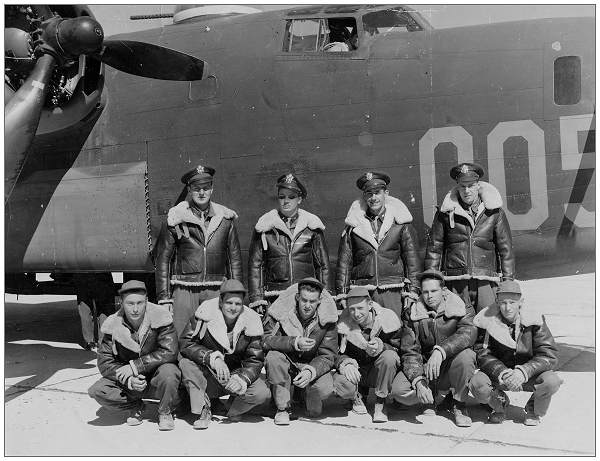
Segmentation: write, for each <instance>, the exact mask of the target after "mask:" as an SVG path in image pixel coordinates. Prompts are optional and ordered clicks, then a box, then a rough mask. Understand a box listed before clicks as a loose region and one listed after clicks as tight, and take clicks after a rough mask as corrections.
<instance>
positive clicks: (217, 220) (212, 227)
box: [167, 201, 238, 241]
mask: <svg viewBox="0 0 600 461" xmlns="http://www.w3.org/2000/svg"><path fill="white" fill-rule="evenodd" d="M210 211H211V214H212V215H213V217H212V218H211V220H210V221H209V223H208V228H206V229H204V226H203V225H202V223H201V222H200V219H198V217H197V216H196V215H195V214H194V213H193V212H192V210H191V208H190V203H189V202H188V201H183V202H181V203H179V204H177V205H175V206H174V207H172V208H171V209H169V212H168V214H167V224H168V225H169V226H171V227H175V226H177V225H178V224H182V223H191V224H196V225H198V226H200V228H201V229H202V232H205V235H204V237H205V239H206V240H207V241H208V239H209V238H210V236H211V235H212V234H213V233H214V232H215V231H216V230H217V228H218V227H219V224H221V221H222V220H223V219H236V218H237V217H238V215H237V213H236V212H235V211H233V210H230V209H229V208H227V207H226V206H223V205H219V204H218V203H215V202H212V201H211V202H210Z"/></svg>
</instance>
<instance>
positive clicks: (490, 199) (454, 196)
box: [440, 181, 502, 228]
mask: <svg viewBox="0 0 600 461" xmlns="http://www.w3.org/2000/svg"><path fill="white" fill-rule="evenodd" d="M479 184H480V185H481V188H480V189H479V197H480V198H481V203H482V205H483V206H484V208H485V209H487V210H495V209H497V208H500V207H502V197H501V196H500V192H499V191H498V189H496V188H495V187H494V186H492V185H491V184H490V183H488V182H485V181H479ZM440 211H441V212H442V213H447V214H448V215H449V216H450V227H454V214H458V215H460V216H463V217H464V218H465V219H467V220H468V221H469V223H471V227H473V228H474V227H475V222H474V221H473V218H471V215H470V214H469V213H468V212H467V211H466V210H465V209H464V208H463V207H462V206H461V205H460V202H459V194H458V186H456V187H454V188H453V189H452V190H451V191H450V192H448V193H447V194H446V197H444V201H443V202H442V206H441V207H440Z"/></svg>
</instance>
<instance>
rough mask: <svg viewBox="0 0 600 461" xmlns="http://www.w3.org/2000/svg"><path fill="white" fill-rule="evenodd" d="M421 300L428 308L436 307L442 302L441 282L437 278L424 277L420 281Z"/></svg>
mask: <svg viewBox="0 0 600 461" xmlns="http://www.w3.org/2000/svg"><path fill="white" fill-rule="evenodd" d="M421 293H422V294H423V300H424V301H425V304H427V307H428V308H430V309H437V308H438V306H439V305H440V304H441V303H442V294H443V290H442V284H441V282H440V281H439V280H437V279H425V280H423V281H422V282H421Z"/></svg>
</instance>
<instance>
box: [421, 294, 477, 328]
mask: <svg viewBox="0 0 600 461" xmlns="http://www.w3.org/2000/svg"><path fill="white" fill-rule="evenodd" d="M442 315H443V316H444V317H446V318H452V317H457V318H461V317H464V316H465V315H467V310H466V307H465V302H464V301H463V300H462V298H461V297H460V296H458V295H457V294H456V293H453V292H451V291H450V290H448V289H447V288H444V290H443V293H442V302H441V303H440V305H439V306H438V308H437V311H432V310H430V309H429V308H428V307H427V305H426V304H425V301H423V296H420V297H419V300H418V301H417V302H416V303H414V304H413V305H412V307H411V309H410V319H411V320H412V321H413V322H417V321H419V320H423V319H427V318H430V317H439V316H442Z"/></svg>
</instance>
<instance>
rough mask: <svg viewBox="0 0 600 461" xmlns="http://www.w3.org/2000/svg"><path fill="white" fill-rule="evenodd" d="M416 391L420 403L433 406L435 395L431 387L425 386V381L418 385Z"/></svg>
mask: <svg viewBox="0 0 600 461" xmlns="http://www.w3.org/2000/svg"><path fill="white" fill-rule="evenodd" d="M416 391H417V398H418V399H419V402H421V403H424V404H433V393H432V392H431V389H429V386H428V385H427V384H425V382H424V381H423V380H421V381H419V382H418V383H417V387H416Z"/></svg>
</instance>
